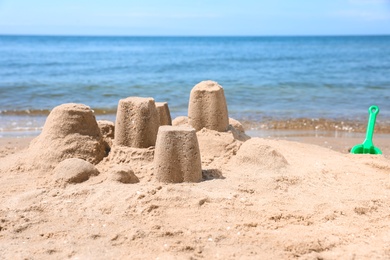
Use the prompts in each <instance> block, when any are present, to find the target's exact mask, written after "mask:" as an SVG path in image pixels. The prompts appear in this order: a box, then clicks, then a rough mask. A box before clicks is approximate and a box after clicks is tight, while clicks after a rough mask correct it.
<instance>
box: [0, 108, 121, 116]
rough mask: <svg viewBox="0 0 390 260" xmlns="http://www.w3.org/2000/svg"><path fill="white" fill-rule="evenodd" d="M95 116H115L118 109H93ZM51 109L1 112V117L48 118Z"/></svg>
mask: <svg viewBox="0 0 390 260" xmlns="http://www.w3.org/2000/svg"><path fill="white" fill-rule="evenodd" d="M92 110H93V112H94V114H95V115H115V114H116V109H112V108H96V109H95V108H92ZM50 111H51V110H50V109H23V110H15V109H13V110H1V111H0V116H47V115H49V114H50Z"/></svg>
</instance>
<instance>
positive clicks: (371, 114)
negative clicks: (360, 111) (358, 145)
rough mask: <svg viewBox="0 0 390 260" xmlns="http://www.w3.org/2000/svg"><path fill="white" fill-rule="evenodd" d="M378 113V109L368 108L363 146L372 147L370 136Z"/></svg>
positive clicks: (372, 133) (374, 107) (375, 107)
mask: <svg viewBox="0 0 390 260" xmlns="http://www.w3.org/2000/svg"><path fill="white" fill-rule="evenodd" d="M378 113H379V107H377V106H370V108H369V109H368V114H369V117H368V125H367V133H366V140H364V143H363V144H364V146H373V143H372V136H373V135H374V128H375V121H376V116H377V115H378Z"/></svg>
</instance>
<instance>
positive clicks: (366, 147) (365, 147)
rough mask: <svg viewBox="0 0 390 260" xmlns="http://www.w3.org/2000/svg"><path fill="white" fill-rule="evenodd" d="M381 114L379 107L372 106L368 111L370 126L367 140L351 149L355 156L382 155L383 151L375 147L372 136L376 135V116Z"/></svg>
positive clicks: (368, 126)
mask: <svg viewBox="0 0 390 260" xmlns="http://www.w3.org/2000/svg"><path fill="white" fill-rule="evenodd" d="M378 113H379V107H377V106H370V108H369V109H368V114H369V115H370V116H369V118H368V125H367V133H366V139H365V140H364V142H363V143H362V144H358V145H355V146H354V147H353V148H352V149H351V153H354V154H382V151H381V150H380V149H379V148H378V147H375V146H374V144H373V143H372V136H373V135H374V128H375V120H376V116H377V115H378Z"/></svg>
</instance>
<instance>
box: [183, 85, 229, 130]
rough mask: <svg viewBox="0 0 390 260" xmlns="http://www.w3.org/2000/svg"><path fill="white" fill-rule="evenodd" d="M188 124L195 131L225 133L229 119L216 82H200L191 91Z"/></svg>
mask: <svg viewBox="0 0 390 260" xmlns="http://www.w3.org/2000/svg"><path fill="white" fill-rule="evenodd" d="M188 123H189V124H190V125H191V126H192V127H193V128H195V130H196V131H199V130H200V129H202V128H204V127H205V128H207V129H210V130H215V131H218V132H225V131H227V129H228V126H229V117H228V110H227V105H226V99H225V94H224V91H223V88H222V87H221V86H220V85H219V84H218V83H217V82H215V81H211V80H207V81H202V82H200V83H199V84H197V85H196V86H195V87H194V88H193V89H192V90H191V94H190V102H189V105H188Z"/></svg>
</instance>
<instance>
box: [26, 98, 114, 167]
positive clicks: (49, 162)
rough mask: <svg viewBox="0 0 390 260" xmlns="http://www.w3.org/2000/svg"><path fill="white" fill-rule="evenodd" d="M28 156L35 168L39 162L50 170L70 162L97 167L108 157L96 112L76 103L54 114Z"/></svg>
mask: <svg viewBox="0 0 390 260" xmlns="http://www.w3.org/2000/svg"><path fill="white" fill-rule="evenodd" d="M28 153H29V156H30V158H31V160H32V161H34V162H33V164H34V165H35V164H37V163H38V161H40V162H41V163H42V164H45V165H46V166H48V167H55V166H56V165H57V164H58V163H59V162H61V161H63V160H65V159H68V158H79V159H83V160H86V161H88V162H90V163H93V164H96V163H98V162H100V161H101V160H102V159H103V158H104V157H105V156H106V155H107V154H106V151H105V144H104V142H103V138H102V135H101V133H100V129H99V127H98V124H97V122H96V118H95V116H94V114H93V111H92V110H91V109H90V108H89V107H88V106H86V105H82V104H73V103H70V104H63V105H60V106H57V107H55V108H54V109H53V110H52V111H51V113H50V114H49V116H48V117H47V119H46V122H45V125H44V127H43V130H42V133H41V134H40V135H39V136H38V137H37V138H35V139H34V140H33V141H32V142H31V145H30V147H29V150H28ZM38 157H39V158H40V159H38ZM43 167H44V166H43Z"/></svg>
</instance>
